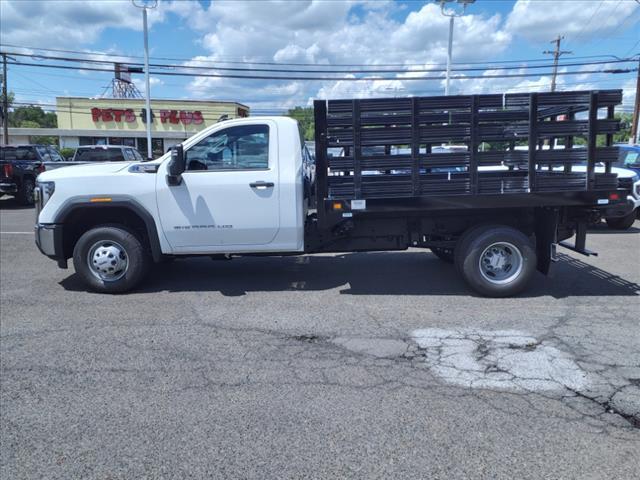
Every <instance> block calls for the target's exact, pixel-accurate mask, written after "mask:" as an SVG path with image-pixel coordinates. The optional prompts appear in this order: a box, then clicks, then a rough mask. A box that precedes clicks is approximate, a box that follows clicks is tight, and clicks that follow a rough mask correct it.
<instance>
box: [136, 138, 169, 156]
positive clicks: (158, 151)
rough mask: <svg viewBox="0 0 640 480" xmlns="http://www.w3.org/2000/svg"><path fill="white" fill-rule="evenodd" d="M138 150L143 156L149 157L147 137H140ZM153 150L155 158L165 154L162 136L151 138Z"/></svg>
mask: <svg viewBox="0 0 640 480" xmlns="http://www.w3.org/2000/svg"><path fill="white" fill-rule="evenodd" d="M138 151H139V152H140V155H142V156H143V158H147V139H146V138H138ZM151 151H152V154H153V158H158V157H160V156H162V155H163V154H164V150H163V143H162V139H161V138H152V139H151Z"/></svg>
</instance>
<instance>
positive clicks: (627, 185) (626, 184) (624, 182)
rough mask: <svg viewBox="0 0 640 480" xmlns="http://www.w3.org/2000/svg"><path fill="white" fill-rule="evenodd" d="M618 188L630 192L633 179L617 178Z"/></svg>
mask: <svg viewBox="0 0 640 480" xmlns="http://www.w3.org/2000/svg"><path fill="white" fill-rule="evenodd" d="M618 187H620V188H624V189H626V190H631V189H632V188H633V178H620V177H618Z"/></svg>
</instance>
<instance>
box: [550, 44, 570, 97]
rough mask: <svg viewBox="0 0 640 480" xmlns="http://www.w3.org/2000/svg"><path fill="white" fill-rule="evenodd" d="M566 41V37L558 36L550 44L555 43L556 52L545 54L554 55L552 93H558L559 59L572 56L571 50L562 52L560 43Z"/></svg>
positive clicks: (551, 51)
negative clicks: (566, 55)
mask: <svg viewBox="0 0 640 480" xmlns="http://www.w3.org/2000/svg"><path fill="white" fill-rule="evenodd" d="M563 39H564V35H558V37H557V38H556V39H555V40H551V42H549V43H555V44H556V48H555V50H545V51H544V52H542V53H544V54H546V55H553V77H552V78H551V91H552V92H555V91H556V76H557V75H558V59H559V58H560V57H561V56H562V55H564V54H565V53H568V54H571V53H573V52H570V51H569V50H560V42H562V40H563Z"/></svg>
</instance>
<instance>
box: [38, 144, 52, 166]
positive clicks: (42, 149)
mask: <svg viewBox="0 0 640 480" xmlns="http://www.w3.org/2000/svg"><path fill="white" fill-rule="evenodd" d="M36 150H37V151H38V154H40V158H42V160H43V161H44V162H50V161H51V156H50V155H49V152H48V151H47V147H36Z"/></svg>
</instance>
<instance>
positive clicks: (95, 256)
mask: <svg viewBox="0 0 640 480" xmlns="http://www.w3.org/2000/svg"><path fill="white" fill-rule="evenodd" d="M149 264H150V259H149V255H148V253H147V251H146V250H145V247H144V245H143V243H142V242H141V241H140V239H139V238H138V237H137V236H136V235H134V234H133V233H131V232H129V231H128V230H125V229H124V228H122V227H119V226H101V227H96V228H93V229H91V230H89V231H87V232H85V233H84V234H83V235H82V236H81V237H80V238H79V239H78V241H77V243H76V245H75V248H74V249H73V266H74V267H75V269H76V273H77V274H78V275H80V277H81V278H82V279H83V280H84V282H85V283H86V284H87V285H88V286H89V287H90V288H91V289H92V290H95V291H96V292H101V293H122V292H127V291H129V290H132V289H133V288H135V287H136V286H137V285H138V284H139V283H140V282H141V281H142V279H143V278H144V276H145V274H146V273H147V270H148V268H149Z"/></svg>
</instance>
